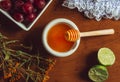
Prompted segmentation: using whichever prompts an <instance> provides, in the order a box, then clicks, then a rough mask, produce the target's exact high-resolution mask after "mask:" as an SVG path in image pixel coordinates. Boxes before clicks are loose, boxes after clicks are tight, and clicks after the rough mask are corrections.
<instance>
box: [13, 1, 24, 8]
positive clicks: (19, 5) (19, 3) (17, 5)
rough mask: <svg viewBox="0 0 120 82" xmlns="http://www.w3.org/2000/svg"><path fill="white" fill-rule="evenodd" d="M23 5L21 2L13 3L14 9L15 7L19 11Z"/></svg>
mask: <svg viewBox="0 0 120 82" xmlns="http://www.w3.org/2000/svg"><path fill="white" fill-rule="evenodd" d="M23 4H24V2H23V1H22V0H16V1H15V2H14V7H15V8H16V9H19V8H21V7H22V6H23Z"/></svg>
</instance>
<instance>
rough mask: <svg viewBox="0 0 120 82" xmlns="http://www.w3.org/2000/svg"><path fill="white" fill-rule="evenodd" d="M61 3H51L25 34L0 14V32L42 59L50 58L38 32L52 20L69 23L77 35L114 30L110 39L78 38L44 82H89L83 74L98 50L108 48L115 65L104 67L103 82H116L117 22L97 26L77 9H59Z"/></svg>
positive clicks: (118, 57)
mask: <svg viewBox="0 0 120 82" xmlns="http://www.w3.org/2000/svg"><path fill="white" fill-rule="evenodd" d="M61 4H62V0H54V1H53V3H52V4H51V5H50V6H49V8H48V9H47V10H46V11H45V13H44V14H43V15H42V16H41V18H39V20H38V21H37V22H36V24H35V25H34V26H33V27H32V29H31V30H30V31H28V32H26V31H23V30H21V29H20V28H19V27H18V26H16V25H15V24H14V23H12V22H11V21H10V20H9V19H7V18H6V17H5V16H4V15H2V14H0V23H2V24H3V27H1V28H0V32H1V33H3V34H4V35H6V36H8V37H9V38H10V39H19V40H20V41H22V42H23V43H24V44H25V45H30V44H32V45H33V47H34V49H33V52H36V51H37V49H38V48H39V50H40V51H41V54H42V55H44V56H51V55H50V54H48V53H47V51H46V50H45V49H44V47H43V45H42V42H41V36H42V31H43V29H44V27H45V25H46V24H47V23H49V22H50V21H51V20H53V19H55V18H67V19H70V20H72V21H73V22H74V23H75V24H76V25H77V26H78V28H79V30H80V31H81V32H85V31H92V30H102V29H114V30H115V34H114V35H108V36H99V37H98V36H97V37H86V38H81V43H80V45H79V48H78V49H77V51H76V52H75V53H74V54H72V55H71V56H69V57H65V58H56V60H57V62H56V65H55V67H54V68H53V69H52V70H51V71H50V73H49V76H50V79H49V80H48V82H90V80H89V78H88V76H87V72H88V70H89V69H90V67H91V66H93V65H96V64H98V62H97V57H96V55H97V51H98V50H99V49H100V48H101V47H108V48H110V49H112V50H113V52H114V53H115V56H116V61H115V64H114V65H112V66H110V67H107V68H108V70H109V78H108V80H106V81H105V82H119V81H120V70H119V67H120V21H115V20H109V19H103V20H101V21H99V22H97V21H96V20H94V19H92V20H90V19H88V18H86V17H84V15H83V13H79V12H78V11H77V9H74V10H70V9H68V8H65V7H62V6H61ZM0 82H2V81H1V80H0Z"/></svg>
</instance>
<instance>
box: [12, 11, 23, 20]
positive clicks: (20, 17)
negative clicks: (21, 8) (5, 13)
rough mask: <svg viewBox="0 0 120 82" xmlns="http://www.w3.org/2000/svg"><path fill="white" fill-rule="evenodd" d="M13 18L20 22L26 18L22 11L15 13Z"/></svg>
mask: <svg viewBox="0 0 120 82" xmlns="http://www.w3.org/2000/svg"><path fill="white" fill-rule="evenodd" d="M13 18H14V19H15V20H16V21H18V22H22V21H23V20H24V17H23V14H21V13H15V14H14V15H13Z"/></svg>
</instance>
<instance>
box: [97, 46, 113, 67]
mask: <svg viewBox="0 0 120 82" xmlns="http://www.w3.org/2000/svg"><path fill="white" fill-rule="evenodd" d="M98 60H99V62H100V64H102V65H105V66H110V65H113V64H114V62H115V55H114V53H113V51H112V50H111V49H109V48H101V49H99V51H98Z"/></svg>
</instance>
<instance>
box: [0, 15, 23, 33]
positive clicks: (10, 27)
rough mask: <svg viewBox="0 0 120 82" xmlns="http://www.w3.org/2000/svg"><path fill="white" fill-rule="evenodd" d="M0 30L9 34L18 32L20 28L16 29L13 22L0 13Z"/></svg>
mask: <svg viewBox="0 0 120 82" xmlns="http://www.w3.org/2000/svg"><path fill="white" fill-rule="evenodd" d="M0 25H1V26H2V27H0V30H2V31H5V32H7V33H9V34H11V33H13V32H17V31H20V30H21V28H20V27H18V26H17V25H16V24H15V23H14V22H12V21H11V20H10V19H8V18H7V17H6V16H4V15H3V14H2V13H0Z"/></svg>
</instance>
